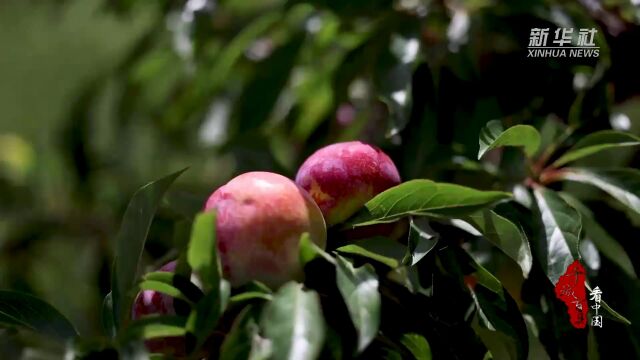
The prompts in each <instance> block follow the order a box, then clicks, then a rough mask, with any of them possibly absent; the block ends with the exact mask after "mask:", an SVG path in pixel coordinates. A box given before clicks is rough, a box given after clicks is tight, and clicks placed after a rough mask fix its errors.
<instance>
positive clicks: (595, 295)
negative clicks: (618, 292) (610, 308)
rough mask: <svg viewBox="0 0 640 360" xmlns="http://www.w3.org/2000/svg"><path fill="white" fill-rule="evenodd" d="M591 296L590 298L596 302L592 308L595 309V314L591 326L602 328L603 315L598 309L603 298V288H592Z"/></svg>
mask: <svg viewBox="0 0 640 360" xmlns="http://www.w3.org/2000/svg"><path fill="white" fill-rule="evenodd" d="M589 296H590V298H589V300H591V301H593V302H594V304H593V305H591V308H592V309H593V310H595V315H593V316H592V317H591V326H597V327H599V328H602V315H600V314H598V310H600V301H601V300H602V290H600V288H599V287H598V286H596V287H595V288H593V290H591V292H590V293H589Z"/></svg>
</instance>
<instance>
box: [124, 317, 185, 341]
mask: <svg viewBox="0 0 640 360" xmlns="http://www.w3.org/2000/svg"><path fill="white" fill-rule="evenodd" d="M186 320H187V319H186V318H185V317H184V316H168V315H162V316H160V315H149V316H145V317H143V318H140V319H138V320H135V321H133V322H131V323H130V324H129V326H127V329H126V330H125V331H124V333H123V335H122V340H128V341H130V340H134V339H144V340H146V339H152V338H162V337H171V336H184V335H185V334H186V332H187V331H186V329H185V324H186Z"/></svg>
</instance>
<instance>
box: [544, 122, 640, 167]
mask: <svg viewBox="0 0 640 360" xmlns="http://www.w3.org/2000/svg"><path fill="white" fill-rule="evenodd" d="M638 145H640V138H639V137H637V136H635V135H633V134H629V133H625V132H621V131H615V130H603V131H598V132H594V133H592V134H589V135H587V136H585V137H584V138H582V139H581V140H580V141H578V142H577V143H576V144H575V145H574V146H573V147H572V148H571V149H569V150H568V151H567V152H566V153H565V154H564V155H562V156H561V157H560V158H558V160H556V161H555V162H554V163H553V166H555V167H559V166H562V165H564V164H567V163H569V162H572V161H575V160H578V159H581V158H583V157H586V156H589V155H592V154H595V153H597V152H600V151H603V150H607V149H613V148H619V147H626V146H638Z"/></svg>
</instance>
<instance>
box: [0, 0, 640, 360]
mask: <svg viewBox="0 0 640 360" xmlns="http://www.w3.org/2000/svg"><path fill="white" fill-rule="evenodd" d="M634 3H635V4H634ZM639 22H640V8H639V7H638V2H637V1H635V2H634V1H618V0H606V1H598V0H584V1H578V2H573V1H556V0H547V1H542V0H530V1H516V0H511V1H491V0H473V1H430V0H398V1H386V0H372V1H364V0H353V1H338V0H335V1H334V0H312V1H284V0H266V1H258V0H227V1H223V0H220V1H211V0H189V1H169V0H163V1H144V0H58V1H53V0H49V1H35V0H33V1H30V0H2V1H1V2H0V288H11V289H17V290H22V291H27V292H31V293H35V294H37V295H39V296H41V297H42V298H44V299H46V300H47V301H49V302H50V303H52V304H53V305H54V306H56V307H57V308H58V309H60V310H61V311H62V313H64V314H65V315H67V316H68V317H69V318H70V319H71V321H72V322H73V323H74V324H76V325H77V327H78V330H79V331H80V332H81V333H82V334H88V335H90V334H97V333H98V332H99V329H100V324H99V319H98V317H99V307H100V304H101V301H102V298H103V297H104V295H105V294H106V292H107V291H108V289H109V266H110V263H111V261H112V259H111V240H112V239H113V237H114V234H115V233H116V232H117V229H118V226H119V222H120V217H121V215H122V213H123V211H124V208H125V206H126V204H127V201H128V200H129V198H130V197H131V195H132V194H133V192H134V191H135V189H137V188H138V187H139V186H141V185H143V184H144V183H146V182H148V181H150V180H152V179H155V178H158V177H160V176H162V175H164V174H167V173H169V172H172V171H175V170H177V169H180V168H182V167H185V166H190V167H191V168H190V170H189V171H188V172H187V173H185V175H183V176H182V177H181V179H180V181H179V182H178V185H177V186H175V187H174V189H173V190H172V192H171V194H170V195H169V196H168V198H167V199H166V203H165V204H164V206H163V208H162V209H161V212H160V216H159V218H158V219H157V220H156V221H155V222H154V225H153V227H152V233H151V236H150V238H149V242H148V244H147V254H146V258H145V261H146V262H147V263H148V264H150V266H153V264H156V263H158V262H160V261H161V260H158V259H161V258H163V257H167V256H171V239H172V231H173V228H172V226H171V225H170V224H171V221H172V219H175V218H176V217H180V216H189V214H193V213H194V212H195V211H197V210H198V209H199V208H200V206H201V205H202V202H203V200H204V199H205V197H206V196H207V195H208V194H209V193H210V192H211V191H213V190H214V189H215V188H216V187H217V186H219V185H220V184H221V183H223V182H225V181H226V180H228V179H229V178H230V177H231V176H233V175H235V174H238V173H240V172H244V171H248V170H272V171H277V172H280V173H283V174H285V175H287V176H293V175H295V171H296V168H297V166H298V165H299V164H300V163H301V161H302V160H304V158H305V156H307V155H309V154H310V153H311V152H312V151H313V150H315V149H317V148H318V147H319V146H321V145H324V144H327V143H330V142H335V141H342V140H348V139H361V140H365V141H370V142H373V143H376V144H378V145H379V146H381V147H382V148H384V149H385V150H386V151H387V152H389V153H390V154H391V155H392V157H393V158H394V160H395V161H396V163H397V164H398V167H399V168H400V170H401V173H402V176H403V178H404V179H410V178H417V177H429V178H433V179H438V180H442V181H453V182H457V183H461V184H466V185H470V186H474V187H476V188H490V187H492V186H493V182H492V179H491V178H490V177H478V176H477V173H475V172H474V168H473V166H471V165H469V160H470V159H475V155H476V152H477V136H478V132H479V130H480V128H481V127H482V126H483V125H484V124H485V123H486V122H487V121H489V120H491V119H502V120H503V121H504V122H505V123H506V124H515V123H521V122H526V123H533V124H542V123H545V122H561V123H571V124H579V125H580V132H582V133H586V132H589V131H593V130H597V129H605V128H611V127H614V128H617V129H620V130H628V131H631V132H634V133H636V134H638V133H640V97H638V95H639V94H640V72H639V71H638V64H640V52H638V51H637V50H638V44H640V29H639V27H638V25H637V24H638V23H639ZM534 27H550V28H555V27H574V28H582V27H584V28H596V29H598V34H597V36H596V42H597V44H598V45H599V46H600V47H601V52H600V54H601V55H600V57H599V58H584V59H540V58H538V59H531V58H527V57H526V55H527V53H526V47H527V45H528V41H529V32H530V30H531V28H534ZM589 161H590V162H592V163H598V162H600V163H606V164H609V165H611V164H619V165H625V164H630V165H631V166H632V167H636V168H637V167H638V164H640V159H639V158H638V155H635V154H634V152H633V151H632V150H629V151H627V152H625V153H623V154H622V155H618V156H616V157H615V158H612V157H608V156H603V157H600V158H595V159H592V160H589ZM584 196H585V197H586V198H587V199H588V197H589V193H588V192H585V195H584ZM602 216H612V217H620V218H619V219H618V220H619V222H620V224H619V226H612V228H611V229H610V231H611V232H612V233H614V235H616V238H617V239H618V238H619V241H620V242H621V243H622V244H623V246H625V247H626V248H627V249H628V252H629V254H630V256H631V257H632V260H634V262H635V263H637V261H638V260H639V257H638V255H637V254H638V251H639V250H640V247H639V246H638V243H637V240H638V239H627V238H626V237H625V236H618V235H620V234H625V231H626V235H628V234H631V233H633V231H634V229H635V234H637V228H634V227H633V224H636V225H638V224H640V221H639V220H638V219H637V218H635V219H634V218H632V215H630V214H629V215H628V217H626V216H620V213H616V214H602ZM618 220H616V221H618ZM625 229H626V230H625ZM629 229H630V230H629ZM628 231H632V232H631V233H629V232H628ZM636 237H637V236H636ZM634 242H635V243H634ZM603 262H606V260H604V259H603ZM605 265H606V264H604V265H603V266H605ZM639 293H640V292H639ZM611 296H612V297H613V295H611ZM636 330H637V328H636ZM0 337H2V333H0ZM3 338H4V337H3ZM13 341H14V340H8V339H6V338H5V339H4V340H0V345H2V344H3V343H4V345H3V346H5V348H7V349H8V348H11V349H14V350H15V349H17V348H19V345H18V344H17V343H14V342H13ZM15 351H17V350H15Z"/></svg>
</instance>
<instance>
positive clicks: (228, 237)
mask: <svg viewBox="0 0 640 360" xmlns="http://www.w3.org/2000/svg"><path fill="white" fill-rule="evenodd" d="M210 209H215V210H216V214H217V216H216V235H217V243H218V252H219V254H220V259H221V262H222V266H223V272H224V276H225V278H227V279H228V280H229V281H230V283H231V285H232V286H239V285H242V284H245V283H247V282H249V281H251V280H257V281H261V282H263V283H265V284H266V285H268V286H271V287H274V288H275V287H278V286H280V285H282V284H283V283H285V282H287V281H289V280H293V279H297V280H300V279H302V276H303V273H302V268H301V266H300V263H299V255H298V251H299V241H300V236H301V235H302V234H303V233H305V232H307V233H309V235H310V236H311V240H312V241H314V242H315V243H316V244H317V245H318V246H320V247H321V248H324V247H325V243H326V238H327V234H326V226H325V223H324V219H323V217H322V213H321V212H320V209H318V206H317V205H316V204H315V203H314V202H313V200H312V199H311V197H310V196H309V194H308V193H307V192H306V191H305V190H303V189H302V188H300V187H299V186H297V185H296V184H295V183H294V182H293V181H291V180H289V179H287V178H286V177H284V176H282V175H278V174H274V173H269V172H249V173H245V174H242V175H239V176H237V177H236V178H234V179H232V180H231V181H229V182H228V183H227V184H226V185H224V186H222V187H220V188H219V189H218V190H216V191H215V192H214V193H213V194H211V196H210V197H209V199H208V200H207V203H206V205H205V210H210Z"/></svg>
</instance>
